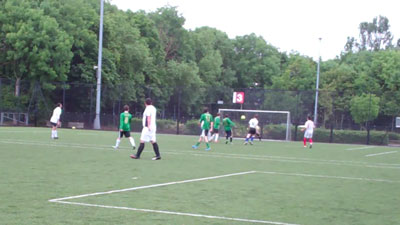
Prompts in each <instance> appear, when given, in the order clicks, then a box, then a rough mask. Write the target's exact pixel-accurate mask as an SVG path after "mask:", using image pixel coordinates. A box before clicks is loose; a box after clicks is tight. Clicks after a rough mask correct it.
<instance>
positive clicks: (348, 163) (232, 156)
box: [0, 139, 400, 169]
mask: <svg viewBox="0 0 400 225" xmlns="http://www.w3.org/2000/svg"><path fill="white" fill-rule="evenodd" d="M0 143H6V144H21V145H38V146H51V147H61V148H81V149H96V150H98V149H110V147H106V145H88V144H79V145H77V144H67V143H65V144H64V143H56V142H53V144H50V143H48V142H20V141H16V140H11V139H9V140H8V139H3V140H1V139H0ZM122 148H123V149H130V148H124V147H122ZM164 153H166V154H180V155H186V154H190V155H194V156H202V157H220V158H230V159H246V160H264V161H276V162H288V163H306V164H318V165H321V164H322V165H338V166H359V167H370V168H381V169H400V164H390V163H373V164H371V163H367V162H357V161H341V160H323V159H308V158H295V157H282V156H254V155H245V154H227V153H216V152H212V153H211V154H210V153H200V152H193V153H187V152H177V151H164Z"/></svg>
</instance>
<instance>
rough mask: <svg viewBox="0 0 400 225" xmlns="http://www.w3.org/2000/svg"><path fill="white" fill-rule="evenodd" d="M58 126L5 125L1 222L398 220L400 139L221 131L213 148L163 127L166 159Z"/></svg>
mask: <svg viewBox="0 0 400 225" xmlns="http://www.w3.org/2000/svg"><path fill="white" fill-rule="evenodd" d="M59 136H60V139H58V140H51V139H50V129H45V128H8V127H1V128H0V171H1V173H0V199H1V204H0V221H1V222H0V224H8V225H11V224H19V225H20V224H95V225H96V224H149V225H150V224H256V223H253V222H256V221H255V220H257V221H258V222H265V223H267V224H268V222H279V223H282V224H285V223H287V224H310V225H312V224H400V222H399V221H400V213H399V212H400V149H399V148H388V147H377V146H362V145H345V144H321V143H318V142H317V143H314V147H313V148H312V149H309V148H303V144H302V142H258V141H255V144H254V145H253V146H250V145H247V146H244V145H243V141H242V140H234V144H233V145H229V144H228V145H226V144H225V139H224V138H221V139H220V143H216V144H215V143H212V144H211V148H212V150H211V151H209V152H206V151H204V148H205V144H204V143H202V144H201V145H200V147H199V149H198V150H193V149H192V148H191V146H192V145H193V144H194V143H195V142H196V141H197V139H198V137H197V136H196V137H195V136H174V135H162V134H159V135H158V136H157V138H158V143H159V146H160V152H161V154H162V160H159V161H152V160H151V157H152V156H153V155H154V153H153V149H152V146H151V144H146V147H145V150H144V152H143V154H142V157H141V159H140V160H134V159H131V158H129V155H130V154H132V153H133V151H132V150H131V148H130V144H129V141H128V139H125V138H124V139H122V142H121V148H120V149H119V150H117V151H115V150H113V149H112V148H111V146H112V145H114V144H115V138H116V136H117V132H104V131H87V130H72V129H71V130H70V129H59ZM133 136H134V138H135V141H136V143H137V144H138V143H139V134H138V133H134V134H133ZM387 152H393V153H387ZM377 153H387V154H381V155H371V154H377ZM367 155H370V156H369V157H367ZM248 171H252V172H249V173H246V174H242V175H234V176H227V177H219V178H215V179H211V178H209V177H214V176H220V175H226V174H234V173H240V172H248ZM207 177H208V178H207ZM198 178H206V179H204V180H197V181H193V182H189V181H190V180H193V179H198ZM176 181H185V183H171V184H168V185H164V186H156V187H151V188H142V189H138V190H130V191H121V192H117V193H108V194H99V195H94V196H84V197H80V198H74V199H68V200H65V201H66V202H69V203H79V204H81V203H82V204H86V205H72V204H62V203H59V202H50V201H49V200H50V199H58V198H63V197H68V196H77V195H85V194H90V193H97V192H107V191H111V190H121V189H127V188H133V187H143V186H149V185H154V184H163V183H170V182H176ZM89 205H92V206H89ZM99 206H106V207H111V206H112V207H114V208H105V207H99ZM132 209H134V210H132ZM138 209H139V210H141V209H148V210H150V211H147V212H144V211H137V210H138ZM160 211H162V212H173V213H188V214H190V215H186V214H165V213H160ZM193 215H197V216H193ZM198 215H200V216H215V217H198ZM232 218H234V219H235V218H236V219H244V220H243V221H238V220H232Z"/></svg>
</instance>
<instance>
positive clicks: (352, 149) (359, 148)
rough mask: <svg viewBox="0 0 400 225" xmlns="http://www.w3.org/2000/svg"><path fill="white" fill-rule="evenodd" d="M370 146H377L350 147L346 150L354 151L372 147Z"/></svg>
mask: <svg viewBox="0 0 400 225" xmlns="http://www.w3.org/2000/svg"><path fill="white" fill-rule="evenodd" d="M370 148H375V146H364V147H358V148H348V149H346V150H347V151H354V150H363V149H370Z"/></svg>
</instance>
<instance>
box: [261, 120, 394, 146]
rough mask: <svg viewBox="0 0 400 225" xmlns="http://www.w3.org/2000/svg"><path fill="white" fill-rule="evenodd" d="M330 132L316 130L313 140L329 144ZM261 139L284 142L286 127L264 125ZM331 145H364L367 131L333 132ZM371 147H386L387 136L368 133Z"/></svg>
mask: <svg viewBox="0 0 400 225" xmlns="http://www.w3.org/2000/svg"><path fill="white" fill-rule="evenodd" d="M295 129H296V128H295V126H292V129H291V135H292V139H294V132H295ZM303 134H304V133H303V132H301V131H300V129H298V130H297V138H296V139H297V140H296V141H299V140H302V139H303ZM330 135H331V131H330V130H329V129H323V128H317V129H316V130H315V131H314V136H313V140H315V141H317V142H330ZM263 137H264V138H268V139H280V140H284V139H285V137H286V125H275V124H272V125H266V126H264V128H263ZM391 137H394V138H399V139H400V135H398V136H397V135H391ZM332 139H333V140H332V142H333V143H347V144H365V143H366V142H367V131H358V130H333V138H332ZM369 143H370V144H371V145H387V144H388V143H389V135H388V134H387V133H386V132H384V131H370V140H369Z"/></svg>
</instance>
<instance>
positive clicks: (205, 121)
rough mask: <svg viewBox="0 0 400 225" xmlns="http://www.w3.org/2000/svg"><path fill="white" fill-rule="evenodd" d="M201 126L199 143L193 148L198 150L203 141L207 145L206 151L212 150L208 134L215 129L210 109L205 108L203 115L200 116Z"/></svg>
mask: <svg viewBox="0 0 400 225" xmlns="http://www.w3.org/2000/svg"><path fill="white" fill-rule="evenodd" d="M199 124H200V126H201V134H200V138H199V141H198V142H197V143H196V144H195V145H193V146H192V148H194V149H197V148H198V147H199V145H200V143H201V142H202V141H204V142H205V143H206V146H207V148H206V151H209V150H211V148H210V144H209V143H208V132H209V131H212V129H213V125H214V122H213V117H212V115H211V114H210V113H209V112H208V108H204V111H203V114H201V116H200V120H199Z"/></svg>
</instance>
